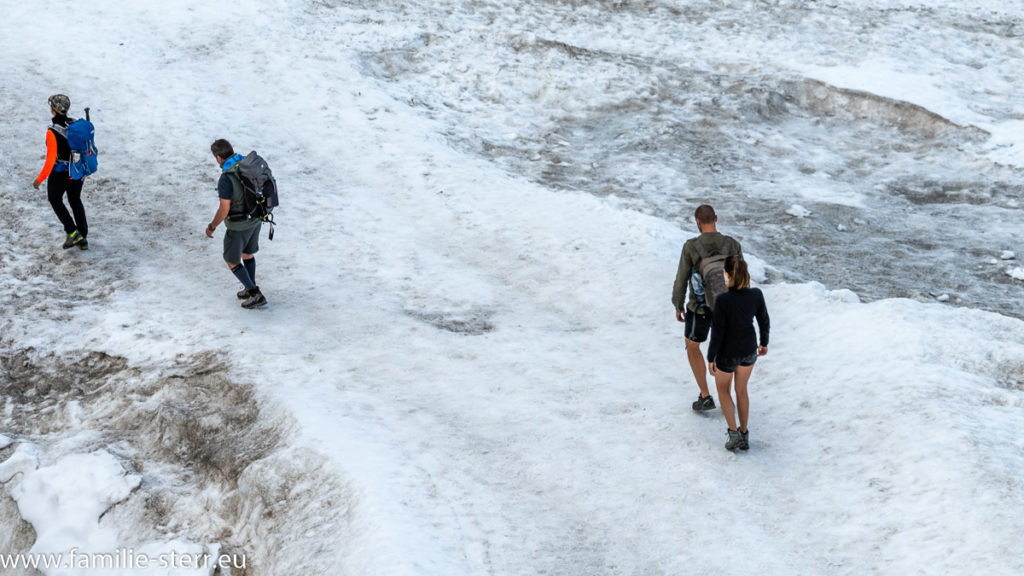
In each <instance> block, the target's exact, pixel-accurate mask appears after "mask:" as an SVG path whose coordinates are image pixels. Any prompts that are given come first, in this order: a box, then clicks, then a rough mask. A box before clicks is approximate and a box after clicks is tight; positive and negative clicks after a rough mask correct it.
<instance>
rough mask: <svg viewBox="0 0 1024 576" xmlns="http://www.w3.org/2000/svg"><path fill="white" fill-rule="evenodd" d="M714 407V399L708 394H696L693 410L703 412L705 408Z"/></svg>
mask: <svg viewBox="0 0 1024 576" xmlns="http://www.w3.org/2000/svg"><path fill="white" fill-rule="evenodd" d="M714 409H715V399H714V398H712V397H711V395H710V394H708V395H707V396H699V395H698V396H697V400H695V401H694V403H693V411H694V412H704V411H707V410H714Z"/></svg>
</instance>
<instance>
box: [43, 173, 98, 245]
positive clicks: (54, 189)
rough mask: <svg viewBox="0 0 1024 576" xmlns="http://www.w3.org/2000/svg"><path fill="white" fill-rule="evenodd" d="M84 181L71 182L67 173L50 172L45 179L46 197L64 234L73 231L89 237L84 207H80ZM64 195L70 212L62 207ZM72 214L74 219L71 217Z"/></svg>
mask: <svg viewBox="0 0 1024 576" xmlns="http://www.w3.org/2000/svg"><path fill="white" fill-rule="evenodd" d="M84 182H85V181H84V180H72V179H70V178H68V173H67V172H51V173H50V177H49V178H47V179H46V197H47V199H49V200H50V206H52V207H53V212H54V214H56V215H57V218H59V219H60V223H61V224H63V225H64V233H65V234H71V233H72V232H74V231H75V230H78V233H79V234H81V235H82V237H83V238H84V237H87V236H88V235H89V223H88V222H86V220H85V206H82V184H83V183H84ZM64 194H67V195H68V205H70V206H71V212H70V213H69V212H68V209H67V207H65V206H64ZM71 214H74V217H72V216H71Z"/></svg>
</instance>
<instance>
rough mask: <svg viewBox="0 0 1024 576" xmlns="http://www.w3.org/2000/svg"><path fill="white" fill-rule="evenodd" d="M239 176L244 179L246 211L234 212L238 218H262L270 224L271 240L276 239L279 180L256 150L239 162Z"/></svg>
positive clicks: (234, 216) (235, 217)
mask: <svg viewBox="0 0 1024 576" xmlns="http://www.w3.org/2000/svg"><path fill="white" fill-rule="evenodd" d="M238 177H239V180H241V181H242V189H243V191H244V192H243V199H244V200H245V212H244V213H243V214H233V215H232V219H236V220H262V221H264V222H267V223H269V224H270V235H269V238H270V239H271V240H273V239H274V214H273V212H274V208H276V207H277V205H278V198H277V180H276V179H275V178H274V174H273V172H271V171H270V166H268V165H267V161H266V160H264V159H263V158H262V157H260V155H259V154H257V153H256V151H255V150H254V151H252V152H249V155H248V156H246V157H245V158H243V159H242V160H240V161H239V162H238Z"/></svg>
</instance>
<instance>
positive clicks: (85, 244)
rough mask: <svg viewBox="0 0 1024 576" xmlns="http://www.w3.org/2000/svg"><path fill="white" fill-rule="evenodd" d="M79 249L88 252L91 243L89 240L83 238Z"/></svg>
mask: <svg viewBox="0 0 1024 576" xmlns="http://www.w3.org/2000/svg"><path fill="white" fill-rule="evenodd" d="M78 249H79V250H88V249H89V241H88V240H87V239H85V238H82V241H81V242H79V243H78Z"/></svg>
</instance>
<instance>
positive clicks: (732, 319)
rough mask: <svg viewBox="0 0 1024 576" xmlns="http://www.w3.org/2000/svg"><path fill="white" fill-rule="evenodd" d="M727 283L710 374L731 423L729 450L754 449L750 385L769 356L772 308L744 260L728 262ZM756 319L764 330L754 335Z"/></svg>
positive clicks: (716, 319) (715, 324)
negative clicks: (757, 364) (754, 283)
mask: <svg viewBox="0 0 1024 576" xmlns="http://www.w3.org/2000/svg"><path fill="white" fill-rule="evenodd" d="M725 281H726V284H728V286H729V291H728V292H726V293H725V294H722V295H721V296H719V297H717V298H716V299H715V310H714V312H713V313H712V314H711V321H712V324H711V343H710V344H708V372H710V373H711V375H712V376H714V377H715V385H716V387H717V388H718V402H719V404H721V406H722V413H723V414H725V421H726V423H728V424H729V441H728V442H726V443H725V447H726V449H728V450H735V449H737V448H739V449H740V450H747V449H749V448H750V443H749V439H748V433H749V431H748V430H747V419H748V417H749V416H750V399H749V398H748V396H747V382H748V381H749V380H750V373H751V372H753V370H754V362H756V361H757V357H758V356H764V355H765V354H767V353H768V326H769V321H768V308H767V307H766V306H765V303H764V294H762V293H761V290H759V289H757V288H751V287H750V273H749V272H747V263H746V262H744V261H743V259H742V258H739V257H736V256H729V257H728V258H726V259H725ZM754 318H757V326H758V328H759V329H760V330H759V331H760V344H759V343H758V334H757V333H755V332H754ZM734 374H735V376H736V404H735V406H734V405H733V401H732V390H731V389H732V383H733V375H734ZM737 411H738V412H739V428H737V427H736V412H737Z"/></svg>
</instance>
